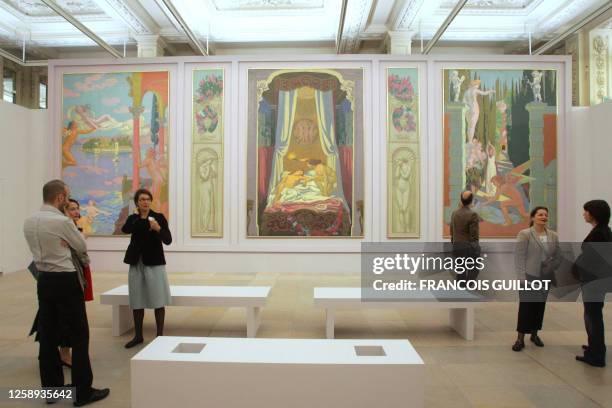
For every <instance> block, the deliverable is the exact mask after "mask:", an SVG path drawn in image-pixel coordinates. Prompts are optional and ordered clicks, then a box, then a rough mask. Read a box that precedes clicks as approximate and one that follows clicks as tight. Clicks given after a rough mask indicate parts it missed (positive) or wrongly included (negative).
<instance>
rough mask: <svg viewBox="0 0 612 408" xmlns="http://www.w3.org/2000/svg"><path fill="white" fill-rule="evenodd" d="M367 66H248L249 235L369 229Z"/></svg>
mask: <svg viewBox="0 0 612 408" xmlns="http://www.w3.org/2000/svg"><path fill="white" fill-rule="evenodd" d="M362 118H363V70H362V69H361V68H359V69H277V70H274V69H250V70H249V71H248V148H247V203H246V204H247V206H246V209H247V217H246V218H247V224H248V225H247V226H246V229H247V236H248V237H303V238H307V237H319V238H329V237H362V236H363V211H364V210H363V197H364V189H363V168H362V166H363V121H362Z"/></svg>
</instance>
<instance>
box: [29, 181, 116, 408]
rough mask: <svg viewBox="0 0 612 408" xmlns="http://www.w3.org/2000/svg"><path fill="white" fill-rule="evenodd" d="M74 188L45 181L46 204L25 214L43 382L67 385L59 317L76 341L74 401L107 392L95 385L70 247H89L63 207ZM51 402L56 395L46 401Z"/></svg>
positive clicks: (96, 397) (84, 401)
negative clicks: (34, 277) (33, 268)
mask: <svg viewBox="0 0 612 408" xmlns="http://www.w3.org/2000/svg"><path fill="white" fill-rule="evenodd" d="M69 196H70V190H69V188H68V186H67V185H66V184H65V183H64V182H63V181H61V180H52V181H50V182H48V183H47V184H45V185H44V187H43V201H44V204H43V206H42V207H41V208H40V211H38V212H36V213H34V214H33V215H32V216H30V217H29V218H27V219H26V220H25V223H24V225H23V232H24V235H25V238H26V241H27V242H28V246H29V247H30V251H31V252H32V256H33V258H34V262H35V264H36V267H37V269H38V270H39V272H40V274H39V277H38V286H37V291H38V306H39V320H38V333H39V336H40V350H39V356H38V359H39V365H40V379H41V383H42V386H43V387H62V386H64V373H63V370H62V365H61V359H60V355H59V350H58V344H59V338H60V333H59V329H60V321H61V322H63V324H64V325H65V326H66V328H67V330H68V334H69V336H70V342H71V346H72V383H73V385H74V386H75V387H76V400H75V402H74V405H75V406H83V405H86V404H89V403H91V402H94V401H98V400H101V399H103V398H106V397H107V396H108V394H109V390H108V388H106V389H102V390H97V389H95V388H92V387H91V384H92V382H93V374H92V372H91V364H90V362H89V351H88V348H89V324H88V322H87V314H86V311H85V301H84V298H83V290H82V287H81V285H80V283H79V279H78V276H77V272H76V268H75V266H74V264H73V263H72V257H71V254H70V248H73V249H74V250H75V251H76V252H78V253H84V252H86V251H87V246H86V244H85V239H84V238H83V236H82V235H81V233H80V232H79V231H78V230H77V228H76V226H75V225H74V222H73V221H72V220H70V219H69V218H68V217H66V216H65V215H64V213H63V209H64V207H65V206H66V204H67V203H68V198H69ZM48 402H52V401H48Z"/></svg>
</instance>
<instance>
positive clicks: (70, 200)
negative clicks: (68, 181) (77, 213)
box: [68, 198, 81, 208]
mask: <svg viewBox="0 0 612 408" xmlns="http://www.w3.org/2000/svg"><path fill="white" fill-rule="evenodd" d="M68 201H69V202H71V203H75V204H76V205H77V208H81V204H79V202H78V201H77V200H75V199H74V198H69V199H68Z"/></svg>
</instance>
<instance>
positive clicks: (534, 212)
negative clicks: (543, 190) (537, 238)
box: [529, 205, 548, 227]
mask: <svg viewBox="0 0 612 408" xmlns="http://www.w3.org/2000/svg"><path fill="white" fill-rule="evenodd" d="M540 210H544V211H546V214H548V207H544V206H543V205H538V206H537V207H535V208H534V209H533V210H531V212H530V213H529V226H530V227H533V217H535V216H536V214H537V213H538V211H540Z"/></svg>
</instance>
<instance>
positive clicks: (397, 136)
mask: <svg viewBox="0 0 612 408" xmlns="http://www.w3.org/2000/svg"><path fill="white" fill-rule="evenodd" d="M418 85H419V71H418V69H417V68H388V69H387V236H388V237H389V238H418V237H419V233H420V231H419V230H420V219H419V201H420V199H419V197H420V193H419V190H420V189H419V187H420V185H419V184H420V183H419V180H420V175H419V174H420V156H419V151H420V149H419V143H420V140H419V139H420V136H419V92H418Z"/></svg>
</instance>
